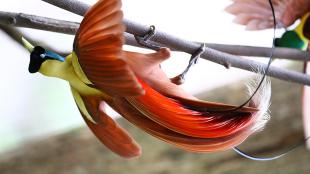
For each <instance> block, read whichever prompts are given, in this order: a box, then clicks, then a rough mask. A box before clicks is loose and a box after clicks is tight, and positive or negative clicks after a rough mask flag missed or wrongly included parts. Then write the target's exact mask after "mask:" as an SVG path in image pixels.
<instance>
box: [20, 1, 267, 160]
mask: <svg viewBox="0 0 310 174" xmlns="http://www.w3.org/2000/svg"><path fill="white" fill-rule="evenodd" d="M122 19H123V13H122V11H121V1H120V0H109V1H107V0H100V1H98V2H97V3H96V4H95V5H94V6H93V7H92V8H91V9H90V10H89V11H88V12H87V13H86V15H85V17H84V19H83V21H82V22H81V25H80V28H79V30H78V32H77V34H76V37H75V41H74V46H73V52H72V54H70V55H69V56H67V57H66V58H63V57H61V56H59V55H57V54H55V53H52V52H50V51H47V50H45V49H44V48H42V47H39V46H36V47H33V46H32V45H31V44H30V43H29V42H27V41H26V40H25V39H23V41H24V43H25V45H26V47H27V48H28V49H29V51H30V52H31V56H30V57H31V58H30V65H29V71H30V72H32V73H34V72H40V73H41V74H43V75H46V76H51V77H58V78H61V79H64V80H66V81H68V82H69V84H70V86H71V89H72V93H73V96H74V98H75V102H76V103H77V106H78V108H79V110H80V112H81V115H82V116H83V118H84V120H85V122H86V124H87V125H88V126H89V128H90V129H91V130H92V131H93V133H94V134H95V135H96V136H97V138H98V139H99V140H100V141H101V142H102V143H103V144H105V145H106V146H107V147H108V148H110V149H111V150H112V151H114V152H115V153H117V154H119V155H120V156H123V157H126V158H131V157H135V156H138V155H140V153H141V150H140V147H139V145H138V144H137V143H136V142H135V141H134V140H133V139H132V138H131V137H130V136H129V134H128V133H127V132H126V131H125V130H124V129H122V128H121V127H120V126H119V125H118V124H117V123H116V122H115V121H114V120H113V119H112V118H110V117H109V116H108V115H107V114H106V113H105V111H104V105H105V104H108V105H109V106H111V107H112V108H113V109H114V110H115V111H117V112H118V113H119V114H120V115H121V116H123V117H124V118H126V119H127V120H128V121H130V122H131V123H133V124H134V125H136V126H137V127H139V128H141V129H142V130H144V131H146V132H147V133H149V134H151V135H153V136H155V137H157V138H159V139H161V140H163V141H165V142H168V143H171V144H173V145H175V146H177V147H179V148H181V149H184V150H187V151H193V152H215V151H222V150H226V149H230V148H232V147H235V146H237V145H238V144H240V143H241V142H243V141H244V140H245V139H246V138H247V137H248V136H249V135H251V134H252V133H254V132H256V131H258V130H260V129H262V128H263V126H264V125H265V123H266V122H267V121H268V113H267V110H268V106H269V100H270V84H269V82H268V81H265V82H264V85H263V87H262V88H260V90H259V91H258V93H257V94H256V95H255V96H254V97H253V99H252V100H251V102H250V104H249V106H248V107H243V108H241V109H239V110H235V111H233V110H232V109H233V108H235V106H231V105H226V104H222V103H212V102H206V101H200V100H198V99H196V98H195V97H193V96H192V95H190V94H188V93H186V92H185V91H184V90H183V89H182V88H180V87H179V86H178V85H176V84H174V83H172V82H171V80H170V79H169V78H168V77H167V75H166V74H165V73H164V72H163V70H162V69H161V68H160V63H161V62H162V61H164V60H166V59H168V58H169V56H170V50H169V49H168V48H161V49H159V51H157V52H155V53H150V54H141V53H137V52H129V51H124V50H123V49H122V46H123V44H124V36H123V32H124V31H125V26H124V24H123V23H122ZM252 92H253V91H251V88H249V93H252ZM221 110H231V111H230V112H227V111H221Z"/></svg>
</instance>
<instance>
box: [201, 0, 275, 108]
mask: <svg viewBox="0 0 310 174" xmlns="http://www.w3.org/2000/svg"><path fill="white" fill-rule="evenodd" d="M268 2H269V5H270V8H271V11H272V17H273V39H272V47H271V52H270V56H269V61H268V64H267V67H266V69H265V70H264V74H263V76H262V79H261V80H260V82H259V84H258V85H257V88H256V89H255V91H254V92H253V93H252V95H251V96H250V97H249V98H248V100H246V101H245V102H244V103H243V104H241V105H239V106H237V107H235V108H233V109H228V110H221V109H205V108H203V109H202V110H201V108H197V110H199V111H204V112H234V111H238V110H240V109H242V108H243V107H244V106H246V105H247V104H248V103H249V102H250V101H251V100H252V99H253V97H254V96H255V95H256V93H257V92H258V90H259V89H260V88H261V86H262V84H263V82H264V81H265V78H266V76H267V73H268V71H269V68H270V65H271V63H272V60H273V59H272V57H273V54H274V50H275V40H276V26H277V21H276V16H275V10H274V7H273V4H272V2H271V0H268Z"/></svg>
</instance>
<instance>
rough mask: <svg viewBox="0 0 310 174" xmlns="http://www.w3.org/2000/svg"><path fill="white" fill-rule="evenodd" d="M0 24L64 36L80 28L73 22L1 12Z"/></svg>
mask: <svg viewBox="0 0 310 174" xmlns="http://www.w3.org/2000/svg"><path fill="white" fill-rule="evenodd" d="M0 23H1V24H4V25H10V26H16V27H26V28H33V29H39V30H46V31H53V32H59V33H65V34H74V33H76V31H77V29H78V27H79V26H80V24H79V23H75V22H69V21H63V20H57V19H52V18H46V17H40V16H35V15H28V14H23V13H10V12H2V11H0Z"/></svg>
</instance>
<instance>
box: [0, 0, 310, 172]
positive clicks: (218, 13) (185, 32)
mask: <svg viewBox="0 0 310 174" xmlns="http://www.w3.org/2000/svg"><path fill="white" fill-rule="evenodd" d="M83 1H84V2H86V3H89V4H93V3H95V2H96V1H95V0H83ZM230 3H231V2H230V1H229V0H221V1H205V0H193V1H178V0H169V1H167V0H156V1H154V0H144V1H140V0H123V11H124V15H125V18H127V19H130V20H132V21H136V22H139V23H141V24H146V25H155V26H156V27H157V28H158V29H159V30H161V31H165V32H167V33H170V34H173V35H176V36H178V37H180V38H184V39H187V40H192V41H201V42H208V43H222V44H239V45H253V46H266V47H270V46H271V44H272V37H273V31H272V30H265V31H259V32H248V31H245V30H244V27H243V26H239V25H236V24H233V23H232V20H233V17H232V16H231V15H229V14H227V13H225V12H224V8H225V7H226V6H227V5H229V4H230ZM0 11H9V12H23V13H28V14H35V15H40V16H46V17H51V18H56V19H62V20H69V21H77V22H80V21H81V20H82V17H80V16H77V15H74V14H72V13H69V12H67V11H65V10H62V9H59V8H57V7H54V6H51V5H49V4H47V3H44V2H42V1H40V0H25V1H20V0H10V1H1V2H0ZM20 31H21V32H23V33H24V34H25V35H27V36H28V37H30V38H32V39H33V40H36V41H38V42H40V43H44V44H47V45H49V46H50V47H52V48H53V49H54V50H58V51H59V52H62V53H69V52H70V51H71V49H72V43H73V39H74V36H70V35H65V34H58V33H51V32H45V31H39V30H31V29H20ZM282 32H283V31H281V30H280V31H277V35H281V33H282ZM125 49H127V50H137V49H136V48H133V47H130V46H125ZM0 51H1V60H2V63H1V65H0V74H1V75H0V77H1V81H2V83H1V84H2V85H0V98H1V100H0V118H1V122H0V137H1V140H0V173H40V174H41V173H163V174H164V173H177V172H178V173H189V172H194V173H206V172H209V171H210V172H211V173H238V172H240V173H241V172H242V171H245V173H261V172H265V173H268V172H271V170H270V167H272V166H273V167H276V168H275V169H276V170H278V172H279V171H283V172H284V173H296V171H297V170H298V173H307V171H308V172H309V169H310V167H309V166H307V165H306V163H305V162H306V161H308V160H309V159H310V156H309V153H308V151H306V150H305V148H300V149H298V150H296V153H292V154H290V155H289V156H288V157H285V158H284V159H280V160H277V161H275V162H267V163H258V162H253V161H249V160H245V159H242V158H240V157H238V156H237V155H235V154H234V153H233V152H230V151H228V152H222V153H217V154H193V153H188V152H183V151H180V150H178V149H175V148H174V147H171V146H170V145H168V144H165V143H163V142H161V141H159V140H156V139H154V138H152V137H151V136H149V135H146V134H144V133H142V132H141V131H139V130H136V129H135V128H132V126H131V125H129V124H128V123H127V122H126V121H125V120H120V122H122V123H123V124H124V125H125V127H127V128H128V129H130V130H131V131H132V132H133V134H135V137H136V138H137V140H138V142H139V143H141V144H142V146H143V148H144V152H143V155H142V157H141V158H139V159H134V160H131V161H128V160H123V159H121V158H119V157H117V156H115V155H114V154H112V153H111V152H108V151H107V150H106V149H105V147H103V146H102V145H101V144H100V143H99V142H98V141H97V140H96V139H95V138H94V137H93V135H92V134H91V133H90V132H89V131H88V129H87V128H86V127H85V124H84V122H83V120H82V117H81V116H80V114H79V112H78V109H77V107H76V106H75V103H74V100H73V98H72V96H71V92H70V89H69V86H68V84H67V83H66V82H64V81H61V80H59V79H54V78H47V77H43V76H42V75H40V74H30V73H28V63H29V53H27V52H26V51H25V50H24V49H23V48H22V47H21V46H20V45H18V44H17V43H16V42H14V41H13V40H12V39H11V38H10V37H9V36H8V35H7V34H5V33H4V32H2V31H1V30H0ZM139 51H145V52H149V51H148V50H141V49H139ZM189 57H190V55H188V54H184V53H177V52H174V53H173V55H172V58H171V59H169V60H168V61H166V62H164V64H163V69H164V70H165V71H166V72H167V73H168V74H169V76H171V77H172V76H174V75H176V74H178V73H180V72H181V71H182V70H183V69H184V68H185V67H186V65H187V62H188V60H189ZM252 59H255V60H259V61H265V62H267V59H263V58H252ZM273 65H275V66H286V67H287V66H289V67H290V68H294V69H297V70H301V67H302V65H301V64H297V63H292V62H287V61H284V60H281V61H280V60H276V61H275V62H273ZM252 75H253V74H252V73H250V72H247V71H243V70H238V69H234V68H230V69H226V68H224V67H223V66H220V65H217V64H214V63H212V62H208V61H206V60H200V61H199V63H198V64H197V65H196V66H194V67H193V68H192V69H191V71H190V72H189V74H188V76H187V81H186V83H185V84H184V85H183V87H184V89H185V90H187V91H190V92H191V93H192V94H194V95H196V96H198V97H199V98H201V99H206V100H212V101H221V102H229V103H231V104H240V103H241V102H242V101H244V100H245V99H246V95H245V88H244V82H246V81H247V80H248V79H249V78H250V77H251V76H252ZM300 91H301V86H300V85H297V84H291V83H288V82H283V81H278V80H274V83H273V96H272V97H273V102H272V107H271V111H272V114H271V116H272V119H271V121H270V124H268V125H267V127H266V129H265V131H263V132H261V133H259V134H258V135H256V136H254V137H252V138H251V139H250V140H249V142H247V143H245V145H244V147H245V148H246V149H247V150H249V151H250V152H253V153H256V154H258V155H266V154H267V155H269V154H272V153H273V152H278V150H279V149H281V148H284V149H285V147H289V146H290V145H291V144H294V143H296V142H297V141H299V140H302V137H303V132H302V126H301V125H302V124H301V113H300V109H301V106H300ZM288 99H289V100H288ZM110 113H111V114H112V115H114V117H115V118H118V115H117V114H116V113H113V112H112V111H111V112H110ZM284 128H285V129H284ZM282 129H283V130H282ZM297 153H298V155H297ZM63 161H65V162H63ZM304 163H305V164H304ZM119 164H121V165H119ZM259 168H260V169H261V170H260V169H259Z"/></svg>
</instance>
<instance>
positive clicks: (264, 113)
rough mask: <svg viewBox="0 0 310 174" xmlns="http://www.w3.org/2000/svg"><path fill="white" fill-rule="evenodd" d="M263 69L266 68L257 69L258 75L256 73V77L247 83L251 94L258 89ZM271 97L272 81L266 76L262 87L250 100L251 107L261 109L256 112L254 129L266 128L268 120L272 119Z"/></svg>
mask: <svg viewBox="0 0 310 174" xmlns="http://www.w3.org/2000/svg"><path fill="white" fill-rule="evenodd" d="M262 71H264V70H256V72H257V75H255V77H254V79H253V80H251V81H250V82H249V83H247V84H246V86H247V91H248V94H249V96H251V95H252V94H253V93H254V91H255V90H256V88H257V86H258V84H259V82H260V81H261V79H262V75H261V74H262ZM270 98H271V82H270V80H269V78H268V77H265V79H264V81H263V83H262V85H261V87H260V88H259V89H258V91H257V93H256V94H255V95H254V97H253V98H252V100H251V101H250V106H251V107H256V108H258V109H259V111H258V112H257V113H256V114H255V116H254V119H255V125H254V126H253V128H252V131H253V132H254V131H259V130H262V129H263V128H264V126H265V125H266V123H267V122H268V120H269V119H270V112H269V106H270Z"/></svg>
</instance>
